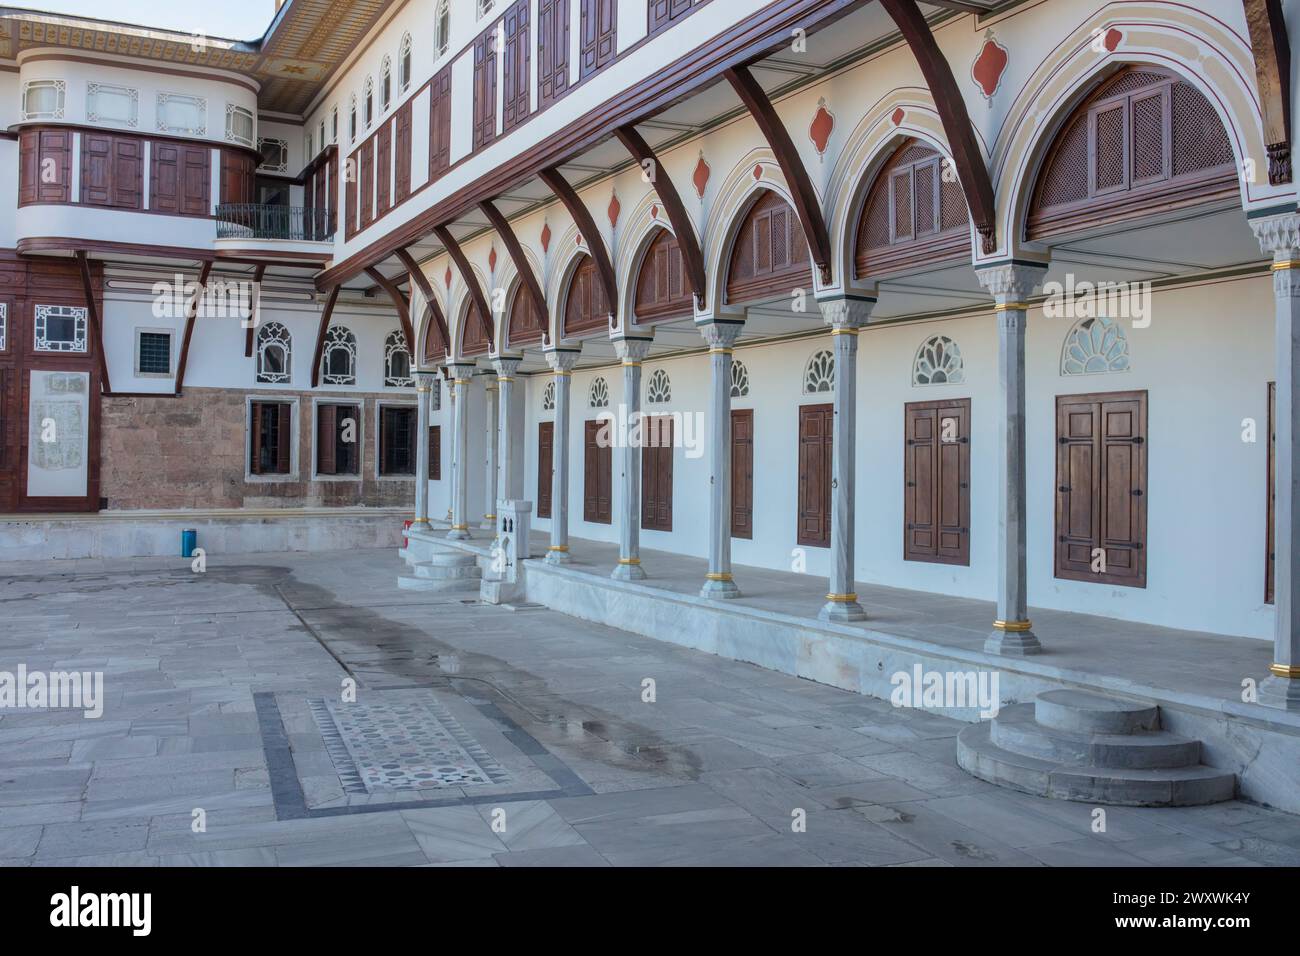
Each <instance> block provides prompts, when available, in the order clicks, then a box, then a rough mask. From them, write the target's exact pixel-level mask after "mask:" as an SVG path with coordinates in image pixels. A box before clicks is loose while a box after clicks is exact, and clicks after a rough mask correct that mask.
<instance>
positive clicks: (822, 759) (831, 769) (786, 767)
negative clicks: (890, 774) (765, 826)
mask: <svg viewBox="0 0 1300 956" xmlns="http://www.w3.org/2000/svg"><path fill="white" fill-rule="evenodd" d="M773 769H775V770H777V771H778V772H780V773H782V774H785V776H787V777H789V778H790V779H791V780H793V781H794V782H795V783H797V784H799V785H800V786H801V787H808V788H810V789H816V788H818V787H830V786H834V785H836V784H841V783H860V782H862V781H864V780H883V779H885V775H884V774H883V773H881V772H880V771H878V770H872V769H871V768H870V767H864V766H863V765H862V764H860V763H856V762H854V761H852V760H850V759H848V758H847V757H842V756H840V755H839V754H804V755H801V756H798V757H783V758H782V759H780V760H777V761H776V762H775V763H774V764H773Z"/></svg>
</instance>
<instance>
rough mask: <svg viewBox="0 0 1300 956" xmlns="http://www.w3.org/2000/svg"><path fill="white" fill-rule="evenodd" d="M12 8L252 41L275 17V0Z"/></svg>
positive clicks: (24, 2) (114, 1) (15, 1)
mask: <svg viewBox="0 0 1300 956" xmlns="http://www.w3.org/2000/svg"><path fill="white" fill-rule="evenodd" d="M10 4H11V5H12V6H15V7H25V8H27V9H31V10H44V11H48V12H50V13H70V14H74V15H76V16H82V17H94V18H95V19H97V20H118V21H121V22H123V23H136V24H140V25H141V26H147V27H162V28H164V29H168V30H179V31H181V32H183V33H193V32H194V31H196V30H197V31H198V32H199V33H202V34H203V35H204V36H212V37H225V38H228V39H233V40H253V39H257V38H259V37H261V36H262V34H263V33H264V32H265V31H266V28H267V27H268V26H270V23H271V18H272V17H274V16H275V0H218V2H215V3H214V2H212V0H166V2H163V0H10Z"/></svg>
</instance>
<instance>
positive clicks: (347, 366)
mask: <svg viewBox="0 0 1300 956" xmlns="http://www.w3.org/2000/svg"><path fill="white" fill-rule="evenodd" d="M320 361H321V379H322V381H324V382H325V384H326V385H355V384H357V337H356V336H355V335H353V334H352V330H351V329H349V328H347V327H346V326H342V325H334V326H330V330H329V331H328V332H326V333H325V351H324V354H323V355H322V356H321V360H320Z"/></svg>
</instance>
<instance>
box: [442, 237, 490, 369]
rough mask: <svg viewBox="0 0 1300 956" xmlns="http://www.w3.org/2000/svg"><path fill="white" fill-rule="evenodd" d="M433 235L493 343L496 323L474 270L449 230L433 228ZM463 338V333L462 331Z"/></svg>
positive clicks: (448, 352)
mask: <svg viewBox="0 0 1300 956" xmlns="http://www.w3.org/2000/svg"><path fill="white" fill-rule="evenodd" d="M433 234H434V235H435V236H437V237H438V241H439V242H441V243H442V246H443V248H444V249H446V250H447V255H449V256H451V261H452V262H454V263H456V271H457V272H459V273H460V277H461V278H462V279H464V280H465V285H466V287H467V288H468V289H469V298H470V302H472V303H473V305H474V308H475V309H476V310H477V311H478V314H479V319H480V320H481V321H482V322H483V328H484V331H486V332H487V339H488V341H489V342H495V341H496V323H495V322H494V321H493V320H492V310H491V309H490V308H489V307H488V301H487V298H486V296H484V295H483V290H482V289H481V288H480V287H479V284H478V280H477V279H476V278H474V269H473V267H472V266H471V265H470V264H469V259H467V258H466V257H465V251H464V250H463V249H461V247H460V243H459V242H457V241H456V237H455V236H453V235H452V234H451V230H450V229H448V228H447V227H446V226H434V227H433ZM463 337H464V333H463V331H462V338H463ZM447 354H448V355H450V354H451V350H450V349H448V351H447Z"/></svg>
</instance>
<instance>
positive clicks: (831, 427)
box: [795, 402, 835, 548]
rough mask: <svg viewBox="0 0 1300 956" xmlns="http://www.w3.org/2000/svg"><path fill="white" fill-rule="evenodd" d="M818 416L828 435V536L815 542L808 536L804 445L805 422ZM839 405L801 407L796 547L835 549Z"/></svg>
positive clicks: (807, 499)
mask: <svg viewBox="0 0 1300 956" xmlns="http://www.w3.org/2000/svg"><path fill="white" fill-rule="evenodd" d="M813 411H815V412H816V413H818V414H819V415H820V416H821V417H822V419H823V422H824V423H825V425H826V429H827V431H825V432H824V434H823V444H824V445H825V446H826V448H825V451H824V452H823V454H824V456H825V460H824V467H825V470H826V474H825V480H824V482H823V485H824V487H825V489H826V492H825V495H824V501H825V514H824V515H823V516H822V518H823V521H824V527H825V536H824V537H817V538H814V537H813V536H812V535H810V534H806V533H805V532H804V527H803V525H804V520H803V519H804V515H805V504H806V502H808V501H809V500H810V499H809V494H808V489H807V482H808V481H809V479H808V478H807V477H805V475H804V468H803V445H804V428H803V423H804V418H805V416H806V415H808V414H809V413H810V412H813ZM834 438H835V405H834V403H833V402H809V403H807V404H804V405H800V406H799V427H798V432H797V434H796V436H795V439H796V445H795V463H796V468H797V474H798V491H797V496H796V500H795V543H796V544H798V545H799V546H801V547H808V548H829V547H830V546H831V524H832V518H833V515H832V507H833V500H834V481H833V474H832V472H833V468H834V462H835V457H834V455H835V446H834Z"/></svg>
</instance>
